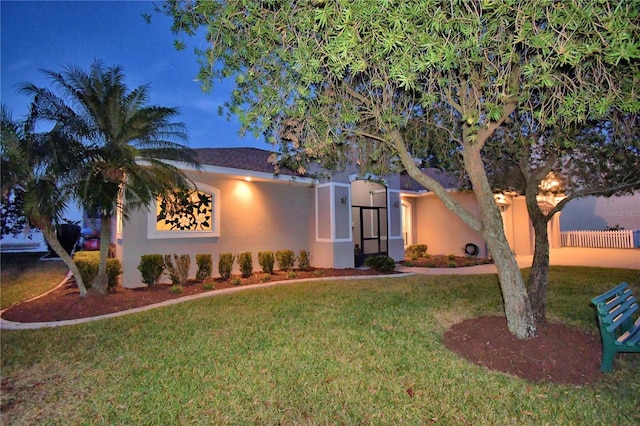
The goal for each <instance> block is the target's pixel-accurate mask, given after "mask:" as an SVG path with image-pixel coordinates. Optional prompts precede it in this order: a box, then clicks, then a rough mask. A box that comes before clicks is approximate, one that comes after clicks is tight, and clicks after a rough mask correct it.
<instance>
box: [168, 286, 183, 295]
mask: <svg viewBox="0 0 640 426" xmlns="http://www.w3.org/2000/svg"><path fill="white" fill-rule="evenodd" d="M183 291H184V287H182V286H181V285H180V284H174V285H172V286H171V287H169V293H171V294H180V293H182V292H183Z"/></svg>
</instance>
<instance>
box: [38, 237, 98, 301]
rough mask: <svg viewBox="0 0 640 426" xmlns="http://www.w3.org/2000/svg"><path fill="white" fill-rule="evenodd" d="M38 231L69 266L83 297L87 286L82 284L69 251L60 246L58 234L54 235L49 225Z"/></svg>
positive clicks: (80, 276)
mask: <svg viewBox="0 0 640 426" xmlns="http://www.w3.org/2000/svg"><path fill="white" fill-rule="evenodd" d="M39 229H40V231H42V235H44V238H45V239H46V240H47V242H48V243H49V246H50V247H51V248H52V249H53V251H54V252H55V253H56V254H57V255H58V256H60V259H62V261H63V262H64V264H65V265H66V266H67V268H69V270H70V271H71V273H72V274H73V278H74V279H75V280H76V285H77V286H78V290H80V297H85V296H86V295H87V288H86V287H85V285H84V281H82V275H80V270H79V269H78V267H77V266H76V264H75V263H74V262H73V259H72V258H71V256H69V253H67V251H66V250H65V249H64V247H62V244H60V241H59V240H58V236H57V235H56V233H55V231H54V229H55V228H53V227H50V226H42V227H39Z"/></svg>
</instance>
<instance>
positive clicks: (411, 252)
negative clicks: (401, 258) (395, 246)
mask: <svg viewBox="0 0 640 426" xmlns="http://www.w3.org/2000/svg"><path fill="white" fill-rule="evenodd" d="M405 252H406V253H407V256H409V258H411V259H414V260H415V259H417V258H419V257H424V255H425V253H426V252H427V245H426V244H414V245H411V246H409V247H407V248H406V250H405Z"/></svg>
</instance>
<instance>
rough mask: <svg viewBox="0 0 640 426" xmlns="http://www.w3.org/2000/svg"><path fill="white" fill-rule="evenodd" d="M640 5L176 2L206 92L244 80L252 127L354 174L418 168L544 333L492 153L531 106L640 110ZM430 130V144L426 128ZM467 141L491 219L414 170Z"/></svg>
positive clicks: (242, 102)
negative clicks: (486, 155) (195, 48)
mask: <svg viewBox="0 0 640 426" xmlns="http://www.w3.org/2000/svg"><path fill="white" fill-rule="evenodd" d="M638 5H639V2H638V1H637V0H633V1H629V2H617V1H616V2H606V1H603V2H593V1H587V0H574V1H566V2H557V1H552V0H541V1H538V0H535V1H533V0H529V1H516V0H495V1H490V0H484V1H436V0H420V1H419V0H416V1H403V2H397V1H392V0H387V1H377V0H376V1H373V0H361V1H351V0H338V1H323V0H309V1H299V2H288V1H279V0H272V1H259V2H255V1H243V0H228V1H219V2H200V1H187V2H184V1H169V2H167V3H165V4H164V5H163V6H162V9H163V10H164V12H165V13H167V14H169V15H170V16H172V17H173V18H174V24H173V30H174V31H176V32H177V33H180V32H183V33H186V34H189V35H195V34H200V33H199V31H200V30H202V29H204V30H205V31H206V36H205V37H206V40H207V42H208V47H207V48H206V49H205V50H202V51H199V52H197V53H198V55H199V57H200V59H201V61H202V64H203V66H202V68H201V72H200V75H199V79H200V81H202V82H203V84H204V86H205V88H210V87H212V86H213V85H214V84H215V82H216V81H217V80H218V79H220V78H228V77H233V78H235V83H236V89H235V90H234V91H233V94H232V97H231V99H230V100H229V102H228V103H227V105H226V106H227V109H228V111H229V112H230V113H232V114H235V115H237V116H238V117H239V118H240V120H241V122H242V123H243V125H244V129H245V130H252V131H254V132H257V133H259V132H265V131H266V132H267V134H269V135H270V136H271V137H273V140H272V141H273V142H274V143H280V144H283V145H286V146H287V147H292V149H293V150H294V152H296V153H297V155H299V156H303V157H304V156H307V157H309V156H311V157H314V156H315V157H316V158H321V159H322V161H324V162H327V159H330V160H331V161H329V163H335V164H339V163H340V162H341V161H345V159H349V158H350V156H351V155H352V154H353V152H354V151H355V152H356V153H357V155H359V157H360V159H361V160H362V161H361V162H360V163H361V164H362V165H363V167H368V168H370V169H373V170H374V171H376V172H378V173H381V174H382V173H384V172H385V170H386V171H388V170H394V169H397V168H398V167H400V168H404V169H406V171H407V172H408V173H409V174H410V175H411V176H412V177H413V178H414V179H415V180H416V181H418V182H419V183H421V184H422V185H423V186H425V187H426V188H427V189H429V190H431V191H433V192H434V193H435V194H436V195H438V197H440V199H441V200H442V201H443V203H444V204H445V205H446V206H447V207H448V208H449V209H450V210H451V211H452V212H454V213H455V214H456V215H458V216H459V217H460V218H461V219H462V220H463V221H465V222H466V223H467V224H468V225H469V226H470V227H471V228H472V229H474V230H476V231H477V232H479V233H480V234H481V235H482V236H483V238H484V239H485V241H486V242H487V244H488V246H489V248H490V250H491V253H492V255H493V257H494V260H495V262H496V266H497V268H498V272H499V277H500V283H501V286H502V291H503V295H504V300H505V311H506V314H507V319H508V322H509V329H510V330H511V331H512V332H513V333H515V334H516V335H518V336H519V337H530V336H532V335H533V334H534V333H535V327H534V324H533V318H532V316H531V309H530V305H529V301H528V298H527V297H526V292H525V289H524V284H523V281H522V276H521V275H520V272H519V270H518V268H517V264H516V262H515V259H514V257H513V254H512V253H511V250H510V249H509V247H508V244H507V242H506V238H505V236H504V231H503V230H502V223H501V219H500V213H499V211H498V209H497V206H496V205H495V202H494V200H493V194H492V191H491V186H490V184H489V181H488V179H487V175H486V173H485V170H484V164H483V160H482V156H481V151H482V148H483V147H484V145H485V143H486V142H487V140H488V139H489V138H490V137H491V135H493V134H494V132H495V131H496V129H498V128H500V127H501V126H502V125H504V124H505V123H506V122H508V121H509V120H511V116H512V114H513V113H514V112H515V111H520V112H525V113H528V114H529V115H530V116H531V117H533V118H534V119H535V120H536V122H537V123H539V125H540V126H542V127H547V126H552V125H554V124H555V123H558V122H559V120H561V121H562V122H566V123H579V122H583V121H584V120H586V119H587V118H589V117H600V116H602V115H603V114H606V113H607V111H609V110H610V108H613V107H616V108H618V109H619V110H620V111H622V112H632V111H636V110H637V109H638V108H639V103H640V102H639V100H638V95H637V89H634V88H635V87H637V86H638V85H637V83H638V80H639V78H640V76H639V73H638V70H637V67H635V66H633V64H636V63H637V61H638V59H639V58H640V48H639V46H640V43H639V41H638V40H639V38H640V37H639V29H638V21H639V20H638V14H639V13H640V12H639V11H640V7H638ZM415 124H419V125H420V126H421V127H422V128H424V129H427V130H425V131H423V132H422V134H423V135H425V136H426V137H422V138H415V139H407V136H410V135H416V134H420V132H415V131H411V130H412V126H413V125H415ZM438 139H440V140H448V141H454V142H455V143H457V144H458V145H459V147H460V153H461V155H462V160H463V164H464V168H465V171H466V173H467V174H468V176H469V179H470V182H471V185H472V187H473V190H474V193H475V194H476V198H477V199H478V203H479V206H480V211H481V215H480V217H476V216H474V215H473V214H471V213H470V212H469V211H467V210H466V209H465V208H463V207H462V206H461V205H459V204H458V203H457V202H456V201H455V200H454V199H453V198H452V197H451V196H450V195H449V194H448V193H447V192H446V190H445V189H444V188H442V186H440V185H439V184H438V183H437V182H435V181H434V180H432V179H430V178H428V177H427V176H425V175H424V174H423V173H422V172H421V171H420V170H419V169H418V168H417V167H416V166H415V164H414V163H413V158H412V156H413V155H414V152H417V151H418V150H424V149H425V148H428V147H429V146H430V144H432V143H434V141H436V140H438Z"/></svg>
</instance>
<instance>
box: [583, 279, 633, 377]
mask: <svg viewBox="0 0 640 426" xmlns="http://www.w3.org/2000/svg"><path fill="white" fill-rule="evenodd" d="M591 303H593V304H594V305H595V306H596V310H597V313H598V325H599V326H600V336H601V337H602V364H600V371H602V372H603V373H608V372H609V371H611V369H612V368H613V358H614V357H615V355H616V354H617V353H618V352H640V316H638V318H636V320H635V322H634V320H633V317H634V314H635V313H636V312H637V311H638V310H639V309H640V306H638V301H637V300H636V298H635V297H634V295H633V293H632V292H631V289H630V288H629V285H628V284H627V283H621V284H618V285H617V286H616V287H614V288H612V289H611V290H609V291H607V292H606V293H603V294H601V295H600V296H597V297H594V298H593V299H591Z"/></svg>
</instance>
